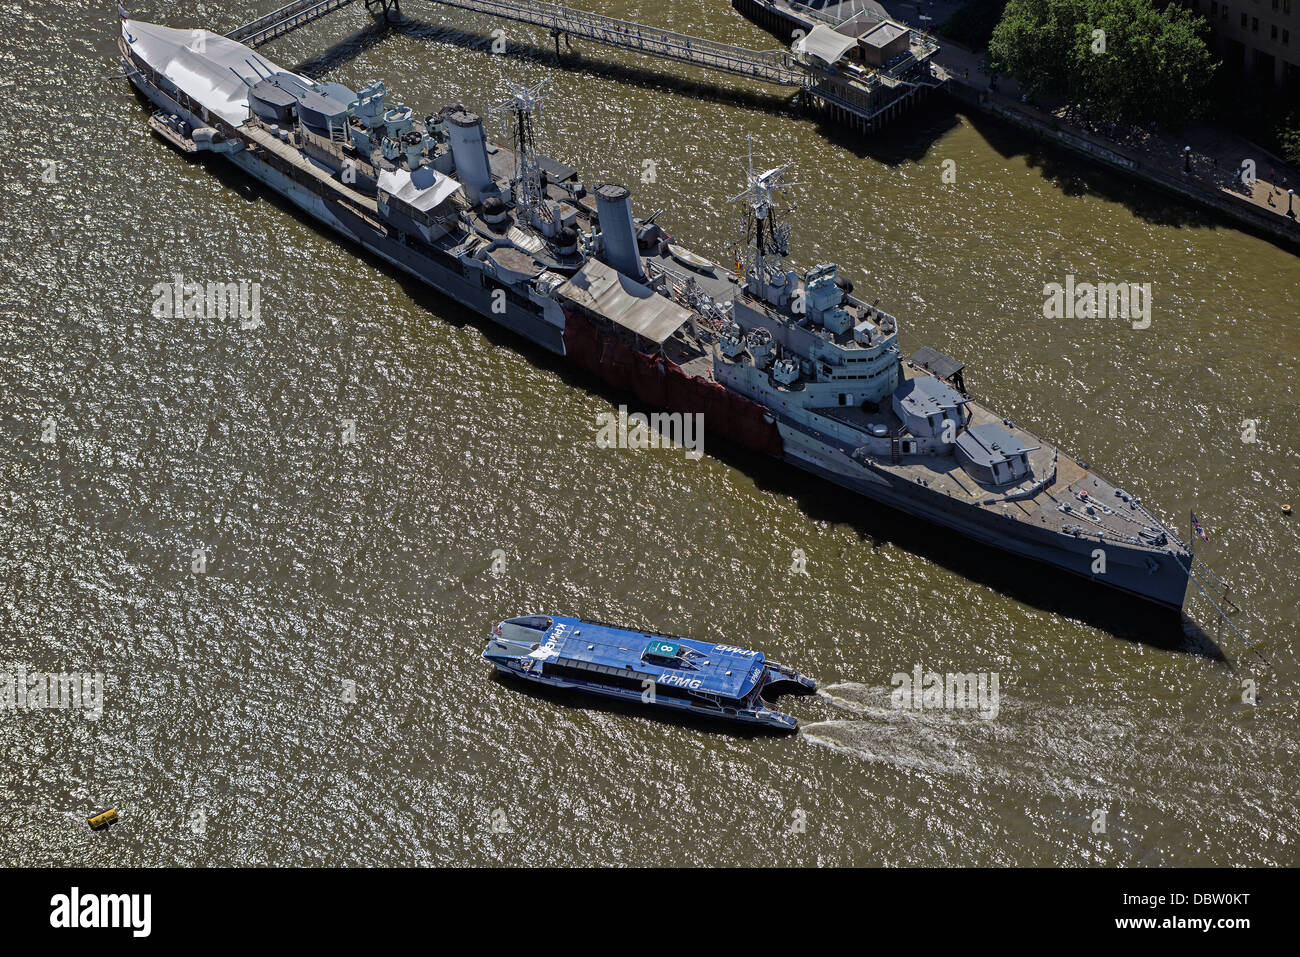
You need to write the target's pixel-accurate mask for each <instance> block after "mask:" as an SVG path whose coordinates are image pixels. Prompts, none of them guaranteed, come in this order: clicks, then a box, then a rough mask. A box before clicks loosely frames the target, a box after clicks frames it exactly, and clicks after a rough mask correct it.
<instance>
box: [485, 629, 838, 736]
mask: <svg viewBox="0 0 1300 957" xmlns="http://www.w3.org/2000/svg"><path fill="white" fill-rule="evenodd" d="M483 657H484V658H486V659H487V660H488V661H490V662H492V664H493V665H495V666H496V668H497V670H498V671H501V672H502V673H504V674H509V675H515V676H516V677H519V678H524V679H527V680H529V681H536V682H537V683H538V684H544V685H552V686H554V687H558V688H576V689H579V690H581V691H586V692H589V693H591V694H598V695H603V696H605V697H607V698H620V699H623V700H625V701H641V702H643V703H645V704H648V705H652V706H656V707H663V708H673V709H675V710H677V711H690V712H693V713H695V714H700V715H705V716H708V717H711V718H721V719H723V720H726V721H739V722H741V723H743V724H751V725H759V726H761V727H766V728H772V729H775V730H779V731H793V730H794V729H795V728H796V727H797V726H798V722H797V721H795V719H794V718H793V717H791V716H790V715H788V714H782V713H781V712H779V711H773V710H772V709H771V708H769V707H767V705H766V704H765V703H764V700H763V699H764V698H772V697H775V696H776V695H778V694H781V693H784V692H794V693H797V694H811V693H812V692H814V691H816V690H817V685H816V683H815V682H814V681H813V680H812V679H811V678H805V677H804V676H803V675H801V674H798V673H796V672H794V671H792V670H790V669H789V668H786V667H784V666H782V665H778V664H777V663H776V662H773V661H768V660H767V659H766V658H765V657H764V656H763V653H762V652H761V651H751V650H749V649H747V648H737V647H735V646H734V645H715V644H713V643H712V642H706V641H694V640H692V639H689V638H677V637H674V636H672V635H661V634H658V633H649V632H639V631H628V630H626V629H623V628H618V627H615V626H614V625H607V624H604V623H602V622H594V621H584V620H583V619H581V618H561V617H559V616H556V615H528V616H525V617H523V618H508V619H506V620H505V621H503V622H501V623H500V624H499V625H497V626H496V627H495V628H493V629H492V634H491V636H490V637H489V638H488V643H487V647H486V648H484V649H483Z"/></svg>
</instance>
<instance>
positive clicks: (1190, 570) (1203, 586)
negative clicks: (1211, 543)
mask: <svg viewBox="0 0 1300 957" xmlns="http://www.w3.org/2000/svg"><path fill="white" fill-rule="evenodd" d="M1134 504H1135V505H1137V510H1138V512H1139V513H1140V514H1142V515H1143V516H1145V517H1146V518H1147V520H1148V521H1150V522H1152V523H1153V524H1154V525H1155V526H1156V527H1157V528H1159V529H1160V530H1161V531H1163V532H1164V533H1165V534H1166V535H1168V536H1169V537H1170V538H1172V539H1173V540H1174V541H1175V542H1177V543H1178V544H1179V545H1181V546H1183V548H1185V549H1186V550H1187V553H1188V554H1189V555H1191V557H1192V560H1191V561H1190V562H1187V563H1186V564H1184V563H1183V561H1182V559H1176V561H1177V562H1178V564H1179V566H1180V567H1181V568H1182V569H1183V571H1185V572H1187V577H1188V578H1190V579H1191V580H1192V581H1193V582H1195V583H1196V587H1197V588H1199V589H1200V591H1201V594H1202V595H1204V596H1205V600H1206V601H1208V602H1209V603H1210V607H1211V608H1213V609H1214V611H1215V612H1216V613H1217V614H1218V616H1219V617H1220V618H1222V619H1223V620H1224V621H1225V622H1226V623H1227V625H1228V627H1229V628H1231V629H1232V630H1233V632H1235V633H1236V635H1237V637H1238V638H1240V639H1241V640H1242V641H1244V642H1245V643H1246V646H1247V647H1248V648H1250V650H1251V651H1253V652H1254V653H1255V655H1256V656H1257V657H1258V658H1259V660H1260V661H1262V662H1264V664H1266V665H1268V666H1269V667H1270V668H1271V667H1272V666H1273V662H1271V661H1269V660H1268V658H1267V657H1265V655H1264V653H1263V652H1261V651H1260V650H1259V649H1258V648H1256V647H1255V643H1254V642H1253V641H1251V640H1250V639H1249V638H1247V637H1246V635H1245V633H1244V632H1243V631H1242V630H1241V629H1240V628H1238V627H1237V626H1236V624H1235V623H1234V622H1233V620H1232V615H1235V614H1240V612H1241V607H1240V606H1239V605H1238V604H1237V603H1236V602H1234V601H1233V600H1232V599H1230V598H1229V597H1228V592H1229V590H1230V589H1231V586H1230V585H1229V584H1228V583H1227V582H1226V581H1224V580H1223V579H1222V578H1220V577H1219V575H1218V574H1216V573H1215V571H1214V569H1213V568H1211V567H1210V566H1209V565H1207V564H1206V563H1205V561H1204V560H1202V559H1200V558H1198V557H1197V556H1196V550H1195V548H1193V547H1192V546H1191V545H1189V544H1188V543H1187V542H1184V541H1183V540H1182V539H1181V538H1179V537H1178V536H1177V535H1176V534H1174V532H1173V530H1172V529H1170V528H1169V527H1168V526H1167V525H1165V523H1164V522H1162V521H1160V519H1158V518H1156V517H1155V516H1154V515H1152V514H1151V512H1150V511H1148V510H1147V508H1146V506H1145V505H1143V504H1142V503H1141V502H1140V501H1136V500H1135V501H1134ZM1197 569H1200V570H1201V571H1200V572H1199V573H1198V571H1197ZM1202 575H1204V576H1206V577H1205V579H1204V580H1203V579H1202ZM1211 579H1212V580H1213V582H1214V583H1216V584H1218V585H1221V586H1223V595H1222V597H1221V598H1220V599H1219V601H1222V602H1223V603H1224V604H1225V605H1228V606H1230V607H1231V608H1232V609H1233V611H1232V612H1231V613H1229V612H1227V611H1225V610H1224V609H1223V607H1222V606H1220V604H1219V602H1216V601H1215V600H1214V599H1213V598H1212V597H1211V596H1210V588H1209V587H1207V586H1208V585H1210V584H1211V582H1210V580H1211Z"/></svg>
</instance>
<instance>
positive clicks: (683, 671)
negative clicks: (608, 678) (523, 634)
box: [532, 617, 765, 699]
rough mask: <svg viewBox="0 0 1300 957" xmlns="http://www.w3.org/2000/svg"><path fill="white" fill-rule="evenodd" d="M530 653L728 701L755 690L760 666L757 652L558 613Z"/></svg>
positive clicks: (759, 675) (760, 669) (595, 676)
mask: <svg viewBox="0 0 1300 957" xmlns="http://www.w3.org/2000/svg"><path fill="white" fill-rule="evenodd" d="M532 656H533V657H535V658H541V659H543V660H552V661H554V660H558V661H560V662H561V663H563V662H565V661H577V662H582V663H584V664H589V665H596V666H598V668H597V669H593V670H595V671H596V674H595V675H593V678H595V679H596V680H598V676H599V673H600V671H599V669H600V668H608V669H610V671H609V672H608V673H609V674H623V675H624V676H626V675H627V673H629V672H630V673H634V674H636V675H643V676H645V677H647V678H651V679H654V680H655V681H656V683H658V684H666V685H669V686H674V687H679V688H689V689H690V690H692V691H698V692H702V693H704V694H709V695H717V696H718V697H720V698H731V699H740V698H744V697H745V696H746V695H748V694H749V693H750V692H751V691H752V690H753V689H754V686H755V684H757V682H758V679H759V678H760V677H761V676H762V674H763V669H764V664H765V659H764V656H763V653H762V652H761V651H751V650H749V649H747V648H737V647H734V646H732V645H719V644H714V643H712V642H707V641H696V640H694V639H692V638H677V637H670V636H666V635H657V634H651V633H649V632H639V631H630V630H627V629H623V628H618V627H616V626H614V625H606V624H601V623H597V622H590V621H583V620H582V619H580V618H560V617H554V618H553V619H552V625H551V627H550V628H549V629H547V630H546V632H545V636H544V637H543V638H542V639H541V641H540V644H539V646H538V648H537V650H536V651H534V652H533V653H532ZM664 678H667V679H668V680H667V681H664V680H663V679H664ZM697 681H698V682H699V684H698V685H697V684H695V682H697Z"/></svg>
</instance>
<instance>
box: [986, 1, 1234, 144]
mask: <svg viewBox="0 0 1300 957" xmlns="http://www.w3.org/2000/svg"><path fill="white" fill-rule="evenodd" d="M1204 27H1205V21H1204V19H1203V18H1201V17H1198V16H1196V15H1194V14H1193V13H1191V12H1190V11H1188V10H1186V9H1184V8H1183V7H1180V6H1177V5H1175V4H1172V3H1171V4H1169V5H1168V6H1166V7H1165V8H1164V9H1162V10H1158V9H1156V8H1155V6H1153V4H1152V0H1011V2H1010V3H1008V4H1007V9H1006V11H1005V13H1004V14H1003V16H1002V19H1001V21H999V23H998V25H997V27H996V28H995V29H994V31H993V39H992V40H991V41H990V43H989V61H990V63H991V65H992V66H993V67H994V69H997V70H999V71H1004V72H1007V73H1010V74H1011V75H1012V76H1014V77H1015V78H1016V79H1017V81H1018V82H1019V83H1020V86H1021V88H1022V89H1023V90H1025V92H1027V93H1029V94H1031V95H1043V94H1049V95H1058V96H1064V97H1067V98H1069V99H1070V100H1072V101H1073V102H1076V103H1081V104H1084V105H1086V106H1088V107H1089V109H1090V110H1092V111H1093V112H1094V113H1095V114H1096V115H1097V116H1098V118H1100V119H1103V120H1115V121H1129V122H1133V121H1145V120H1159V121H1161V122H1163V123H1172V124H1175V125H1176V124H1180V123H1183V122H1186V121H1187V120H1190V119H1192V118H1193V117H1195V116H1197V115H1198V114H1199V113H1200V112H1201V110H1202V109H1203V108H1204V105H1205V98H1204V96H1203V95H1202V94H1203V92H1204V90H1205V86H1206V84H1207V83H1208V82H1209V80H1210V78H1211V77H1212V76H1213V74H1214V69H1215V66H1216V64H1215V61H1214V59H1213V57H1212V56H1211V55H1210V51H1209V49H1208V48H1207V47H1206V45H1205V41H1204V40H1203V39H1202V37H1201V35H1200V32H1201V31H1202V30H1203V29H1204Z"/></svg>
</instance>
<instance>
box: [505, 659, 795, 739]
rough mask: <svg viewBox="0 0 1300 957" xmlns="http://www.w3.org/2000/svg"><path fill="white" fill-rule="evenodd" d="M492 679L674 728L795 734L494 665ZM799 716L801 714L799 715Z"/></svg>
mask: <svg viewBox="0 0 1300 957" xmlns="http://www.w3.org/2000/svg"><path fill="white" fill-rule="evenodd" d="M483 663H484V665H487V664H488V663H487V662H486V661H484V662H483ZM489 667H490V666H489ZM492 680H493V681H495V682H496V683H497V684H499V685H501V686H502V687H505V688H509V689H510V690H512V691H519V692H522V693H524V694H527V695H531V696H532V697H534V698H537V699H539V700H541V701H548V702H550V703H551V704H555V705H559V706H561V707H565V708H578V709H580V710H583V711H597V712H600V713H601V714H613V715H619V716H620V717H626V718H644V719H648V720H651V721H655V722H658V723H660V724H665V725H669V726H671V727H674V728H682V729H688V730H691V731H700V732H703V733H705V734H711V735H719V736H726V737H728V738H741V739H744V740H754V739H763V738H784V737H789V736H790V734H791V732H789V731H781V730H779V729H777V728H763V727H758V726H752V725H748V724H741V723H739V722H736V721H723V720H722V719H720V718H713V717H710V716H708V715H704V714H691V713H688V712H684V711H675V710H673V709H671V708H664V707H655V706H652V705H647V704H641V703H639V702H634V701H621V700H619V699H618V698H606V697H603V696H601V695H595V694H590V693H588V692H584V691H579V690H577V689H576V688H557V687H554V686H552V685H544V684H538V683H537V682H536V681H528V680H526V679H524V678H520V677H517V676H515V675H507V674H502V673H501V672H500V671H498V670H497V669H496V668H492ZM783 700H784V701H785V703H786V705H789V704H790V703H791V702H792V701H797V698H795V697H794V696H786V697H785V698H784V699H783ZM777 710H784V706H782V707H778V709H777ZM785 713H786V714H789V713H790V712H789V711H786V712H785ZM796 717H798V716H797V715H796Z"/></svg>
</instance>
